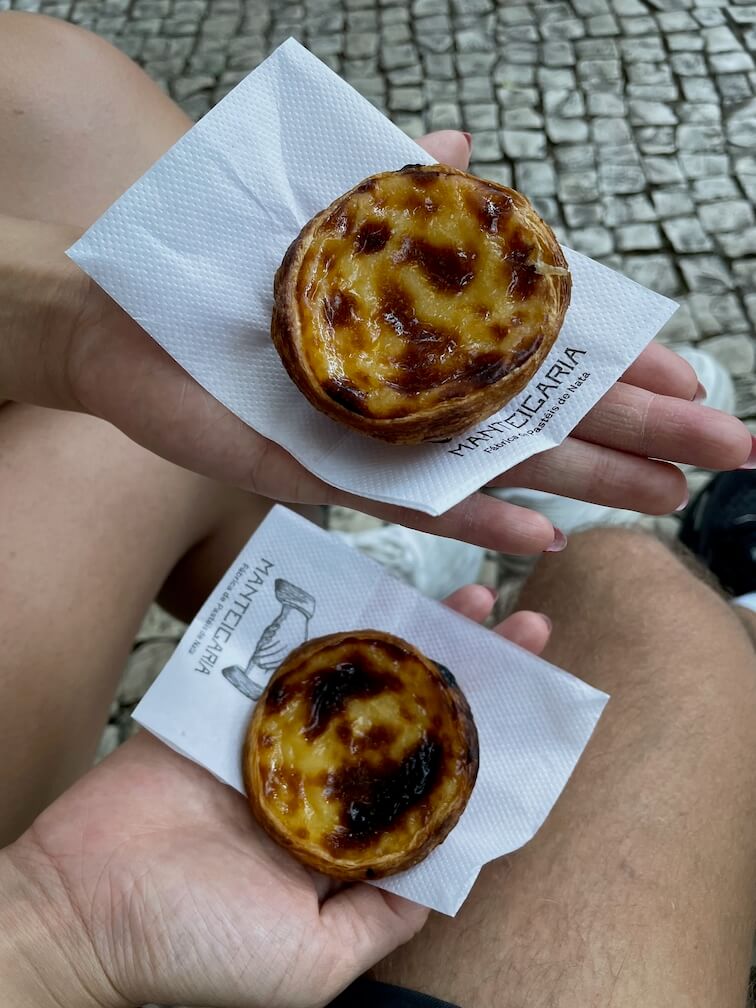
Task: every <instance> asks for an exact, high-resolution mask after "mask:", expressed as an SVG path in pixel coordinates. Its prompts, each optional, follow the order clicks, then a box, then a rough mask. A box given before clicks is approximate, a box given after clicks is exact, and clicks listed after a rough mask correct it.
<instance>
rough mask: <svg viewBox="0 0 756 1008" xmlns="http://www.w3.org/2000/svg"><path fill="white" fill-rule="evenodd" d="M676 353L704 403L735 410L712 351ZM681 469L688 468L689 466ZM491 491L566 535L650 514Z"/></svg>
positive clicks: (729, 380)
mask: <svg viewBox="0 0 756 1008" xmlns="http://www.w3.org/2000/svg"><path fill="white" fill-rule="evenodd" d="M675 352H676V353H678V354H679V355H680V356H681V357H682V358H683V359H684V360H686V361H687V362H688V363H689V364H690V365H691V367H692V368H693V370H694V371H695V372H696V375H697V376H698V380H699V382H700V383H701V384H702V385H703V386H704V388H705V389H706V398H705V399H704V400H703V404H704V405H706V406H711V407H712V408H713V409H718V410H723V411H724V412H725V413H732V412H734V410H735V386H734V385H733V383H732V378H731V377H730V374H729V372H728V371H727V369H726V368H725V367H723V365H722V364H720V363H719V361H718V360H716V359H715V358H714V357H712V356H711V355H710V354H707V353H704V352H703V350H697V349H695V347H691V346H681V347H675ZM681 468H683V469H685V468H686V467H685V466H682V467H681ZM486 492H487V493H490V494H492V495H493V496H494V497H499V498H501V499H502V500H507V501H509V502H510V503H512V504H519V505H520V507H526V508H530V509H531V510H532V511H538V512H539V513H540V514H542V515H544V516H545V517H546V518H548V519H549V521H551V522H552V523H553V524H554V525H555V526H556V527H557V528H560V529H561V530H562V531H563V532H564V533H565V534H566V535H570V533H572V532H576V531H577V530H578V529H583V528H591V527H593V526H595V525H624V526H629V525H636V524H638V523H639V522H642V521H644V520H645V519H646V518H647V517H648V516H647V515H644V514H641V513H640V512H638V511H626V510H623V509H621V508H611V507H606V506H603V505H599V504H589V503H587V502H585V501H579V500H572V499H571V498H569V497H560V496H558V495H557V494H550V493H545V492H543V491H541V490H521V489H519V488H516V487H513V488H509V487H505V488H503V489H492V490H487V491H486Z"/></svg>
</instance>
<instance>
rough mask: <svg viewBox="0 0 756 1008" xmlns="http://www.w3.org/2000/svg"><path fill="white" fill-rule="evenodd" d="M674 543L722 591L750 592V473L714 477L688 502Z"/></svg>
mask: <svg viewBox="0 0 756 1008" xmlns="http://www.w3.org/2000/svg"><path fill="white" fill-rule="evenodd" d="M680 541H681V542H682V543H683V544H684V545H685V546H687V547H688V549H689V550H691V551H692V552H693V553H695V555H696V556H697V557H698V558H699V559H700V560H701V561H702V562H703V564H704V565H705V566H706V567H708V569H709V570H710V571H711V572H712V574H714V576H715V577H716V578H718V579H719V582H720V584H721V585H722V587H723V588H724V589H725V590H726V591H728V592H731V593H732V594H733V595H747V594H748V593H749V592H753V591H756V471H754V470H747V469H740V470H737V471H736V472H726V473H720V474H719V475H718V476H715V477H714V478H713V479H712V480H711V481H710V482H709V483H708V484H707V485H706V486H705V487H704V488H703V490H702V491H701V492H700V493H699V494H698V496H697V497H695V498H694V500H693V502H692V503H691V505H690V508H689V509H688V512H687V514H686V515H685V519H684V521H683V523H682V527H681V529H680Z"/></svg>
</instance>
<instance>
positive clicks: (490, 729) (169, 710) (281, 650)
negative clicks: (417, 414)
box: [134, 507, 608, 914]
mask: <svg viewBox="0 0 756 1008" xmlns="http://www.w3.org/2000/svg"><path fill="white" fill-rule="evenodd" d="M334 572H338V576H337V577H334V576H333V574H334ZM362 629H377V630H385V631H388V632H389V633H393V634H396V635H397V636H399V637H402V638H404V639H405V640H407V641H410V642H411V643H413V644H415V645H416V646H417V647H419V648H420V650H421V651H423V652H424V653H425V654H427V655H428V656H429V657H431V658H433V660H434V661H438V662H440V663H441V664H443V665H445V666H446V667H447V668H449V669H450V670H451V671H452V673H453V674H454V676H455V677H456V678H457V680H458V682H459V684H460V686H461V687H462V689H463V690H464V692H465V695H466V696H467V699H468V702H469V704H470V707H471V708H472V711H473V716H474V718H475V723H476V725H477V728H478V736H479V742H480V770H479V773H478V779H477V782H476V784H475V789H474V791H473V794H472V797H471V799H470V802H469V804H468V807H467V809H466V810H465V812H464V814H463V815H462V818H461V819H460V821H459V823H458V824H457V826H456V827H455V828H454V830H452V832H451V833H450V834H449V836H448V837H447V839H446V840H445V841H444V843H443V844H442V845H441V846H440V847H438V848H436V850H434V851H433V852H432V853H431V854H430V855H429V857H428V858H426V860H425V861H423V862H422V863H421V864H419V865H417V866H416V867H414V868H412V869H410V870H409V871H407V872H403V873H402V874H400V875H395V876H392V877H390V878H386V879H383V880H381V882H380V883H377V884H378V885H380V886H381V887H382V888H384V889H388V890H390V891H391V892H395V893H399V894H400V895H402V896H406V897H407V898H408V899H411V900H414V901H415V902H417V903H422V904H424V905H426V906H429V907H432V908H434V909H436V910H439V911H440V912H442V913H447V914H454V913H456V912H457V910H458V909H459V907H460V906H461V905H462V903H463V901H464V899H465V897H466V896H467V894H468V892H469V891H470V889H471V888H472V885H473V883H474V881H475V879H476V877H477V875H478V872H479V870H480V868H481V867H482V866H483V865H484V864H486V862H488V861H491V860H493V859H494V858H497V857H501V856H502V855H504V854H507V853H509V852H511V851H513V850H516V849H517V848H518V847H521V846H522V845H523V844H524V843H527V841H528V840H530V839H531V837H532V836H533V835H534V834H535V833H536V831H537V830H538V828H539V827H540V826H541V824H542V823H543V821H544V819H545V818H546V816H547V815H548V813H549V811H550V810H551V808H552V806H553V804H554V802H555V801H556V800H557V798H558V797H559V794H560V793H561V791H562V789H563V788H564V786H565V784H566V783H567V780H568V778H569V776H570V774H571V773H572V770H573V768H574V766H575V764H576V762H577V760H578V759H579V757H580V754H581V753H582V751H583V749H584V747H585V745H586V743H587V742H588V739H589V738H590V736H591V733H592V732H593V729H594V727H595V725H596V722H597V721H598V719H599V717H600V715H601V712H602V710H603V708H604V705H605V704H606V701H607V700H608V697H607V696H606V694H605V693H601V692H599V691H598V690H595V689H593V688H592V687H591V686H587V685H586V684H585V683H583V682H580V680H578V679H575V678H574V677H573V676H571V675H568V674H567V673H566V672H563V671H561V670H560V669H557V668H555V667H554V666H553V665H549V664H548V663H547V662H545V661H543V660H542V659H540V658H535V657H534V656H533V655H531V654H528V653H527V652H526V651H523V650H522V649H521V648H518V647H516V646H515V645H514V644H510V643H509V642H508V641H505V640H504V639H503V638H501V637H498V636H497V635H496V634H494V633H492V632H491V631H489V630H485V629H484V628H482V627H479V626H478V625H477V624H475V623H472V622H471V621H470V620H468V619H465V618H464V617H463V616H460V615H458V614H457V613H454V612H452V611H451V610H450V609H447V608H445V607H444V606H442V605H441V604H440V603H438V602H434V601H432V600H430V599H427V598H425V597H424V596H422V595H420V594H419V593H418V592H416V591H415V590H414V589H412V588H409V587H407V586H406V585H404V584H402V583H401V582H399V581H397V580H396V579H394V578H393V577H391V576H390V575H388V574H387V573H386V572H385V571H384V569H383V568H382V567H380V566H379V565H378V564H377V563H375V562H374V561H373V560H369V559H367V558H366V557H364V556H362V555H361V554H360V553H358V552H356V551H355V550H353V549H352V548H351V547H349V546H347V545H346V544H345V543H344V542H342V541H341V540H340V539H338V538H337V537H336V536H334V535H332V534H330V533H327V532H323V531H321V530H320V529H318V528H316V527H315V526H314V525H312V524H311V523H310V522H307V521H305V520H304V519H303V518H300V517H299V516H297V515H295V514H293V513H292V512H290V511H288V510H287V509H285V508H283V507H276V508H274V509H273V511H272V512H271V514H270V515H269V516H268V518H266V520H265V521H264V522H263V524H262V525H261V526H260V528H259V529H258V531H257V532H256V533H255V534H254V535H253V537H252V538H251V539H250V541H249V542H248V543H247V545H246V546H245V547H244V549H243V550H242V552H241V553H240V554H239V556H238V557H237V558H236V560H235V561H234V563H233V564H232V566H231V567H230V568H229V570H228V571H227V572H226V574H225V576H224V577H223V579H222V580H221V581H220V583H219V584H218V586H217V588H216V589H215V591H214V592H213V594H212V595H211V596H210V598H209V599H208V600H207V602H205V604H204V605H203V607H202V609H201V610H200V612H199V613H198V614H197V616H196V618H195V619H194V621H193V623H192V624H191V626H190V627H189V628H188V630H187V631H186V634H185V635H184V637H183V639H182V641H181V642H180V644H179V646H178V647H177V649H176V651H175V653H174V654H173V656H172V657H171V659H170V661H169V662H168V664H167V665H166V666H165V668H164V669H163V671H162V672H161V673H160V676H159V677H158V679H157V680H156V682H155V683H154V685H153V686H152V687H151V689H150V690H149V692H148V693H147V694H146V696H145V697H144V699H143V700H142V702H141V703H140V704H139V706H138V707H137V709H136V711H135V712H134V717H135V718H136V720H137V721H138V722H139V723H140V724H141V725H143V726H144V727H145V728H147V729H148V730H149V731H151V732H152V733H153V734H154V735H156V736H158V738H160V739H162V740H163V741H164V742H165V743H167V744H168V745H169V746H171V748H173V749H175V750H177V751H178V752H180V753H182V754H183V755H184V756H187V757H188V758H189V759H191V760H194V762H196V763H199V764H200V765H201V766H203V767H205V768H206V769H207V770H209V771H210V773H212V774H214V775H215V776H216V777H218V778H219V779H220V780H222V781H224V782H225V783H226V784H229V785H231V787H234V788H236V789H237V790H238V791H243V790H244V787H243V783H242V774H241V753H242V744H243V740H244V736H245V732H246V728H247V724H248V722H249V718H250V716H251V713H252V710H253V708H254V704H255V701H256V700H257V698H258V697H259V696H260V694H261V693H262V691H263V690H264V688H265V686H266V684H267V682H268V680H269V679H270V677H271V676H272V675H273V673H274V672H275V670H276V669H277V668H278V666H279V665H280V663H281V662H282V661H283V659H284V658H285V657H286V656H287V655H288V654H289V652H290V651H291V650H292V649H293V648H295V647H298V646H299V645H300V644H302V643H303V642H304V641H305V640H308V639H311V638H313V637H319V636H321V635H323V634H328V633H337V632H339V631H349V630H362ZM251 814H252V813H251V812H250V816H251Z"/></svg>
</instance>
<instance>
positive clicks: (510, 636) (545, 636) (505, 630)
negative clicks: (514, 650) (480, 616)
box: [494, 609, 551, 655]
mask: <svg viewBox="0 0 756 1008" xmlns="http://www.w3.org/2000/svg"><path fill="white" fill-rule="evenodd" d="M494 633H497V634H499V636H500V637H506V638H507V640H509V641H511V642H512V643H513V644H519V646H520V647H521V648H524V649H525V650H526V651H530V653H531V654H535V655H539V654H540V653H541V652H542V651H543V649H544V648H545V647H546V645H547V644H548V643H549V637H550V636H551V620H550V619H549V618H548V616H545V615H544V614H543V613H539V612H531V611H530V610H527V609H523V610H521V611H520V612H516V613H512V615H511V616H507V618H506V619H505V620H502V622H501V623H499V624H498V626H496V627H494Z"/></svg>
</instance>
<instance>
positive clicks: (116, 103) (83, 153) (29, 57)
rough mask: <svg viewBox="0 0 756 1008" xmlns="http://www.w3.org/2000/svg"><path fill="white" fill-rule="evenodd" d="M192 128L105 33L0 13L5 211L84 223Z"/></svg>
mask: <svg viewBox="0 0 756 1008" xmlns="http://www.w3.org/2000/svg"><path fill="white" fill-rule="evenodd" d="M190 125H191V122H190V120H189V119H188V118H187V116H186V115H185V114H184V113H183V112H182V111H181V109H179V108H178V106H177V105H175V104H174V103H173V102H172V101H171V100H170V99H169V98H168V97H167V96H166V95H165V94H163V92H162V91H161V90H160V88H159V87H158V86H157V85H156V84H154V83H153V81H151V80H150V79H149V77H147V75H146V74H144V73H143V72H142V70H140V69H139V67H137V66H136V64H134V63H132V61H131V60H129V59H128V58H127V57H126V56H124V55H123V54H122V53H120V52H119V51H118V50H117V49H115V48H114V47H113V46H111V45H109V44H108V43H107V42H104V41H103V40H102V39H99V38H97V37H96V36H95V35H92V34H90V33H89V32H85V31H83V30H82V29H80V28H77V27H76V26H75V25H70V24H67V23H65V22H63V21H59V20H57V19H53V18H47V17H44V16H43V15H41V14H23V13H14V12H6V13H0V136H2V138H3V142H2V144H1V145H0V213H6V214H9V215H11V216H17V217H27V218H30V219H34V220H42V221H54V222H56V223H61V224H70V225H72V226H74V227H81V228H85V227H87V226H88V225H89V224H91V223H92V222H93V221H94V220H95V218H96V217H98V216H99V215H100V214H101V213H102V212H103V210H105V209H106V208H107V207H108V206H109V205H110V204H111V203H112V202H113V200H114V199H116V197H117V196H119V195H120V194H121V193H122V192H124V191H125V190H126V189H127V188H128V187H129V186H130V185H131V183H132V182H135V181H136V180H137V179H138V178H139V177H140V175H142V174H143V173H144V171H145V170H146V169H147V168H148V167H149V166H150V165H151V164H153V163H154V162H155V161H156V160H157V159H158V158H159V157H160V155H161V154H163V153H165V151H166V150H167V149H168V148H169V147H170V146H171V145H172V144H174V143H175V142H176V140H178V139H179V137H181V135H182V134H183V133H185V132H186V130H187V129H188V128H189V127H190Z"/></svg>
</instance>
